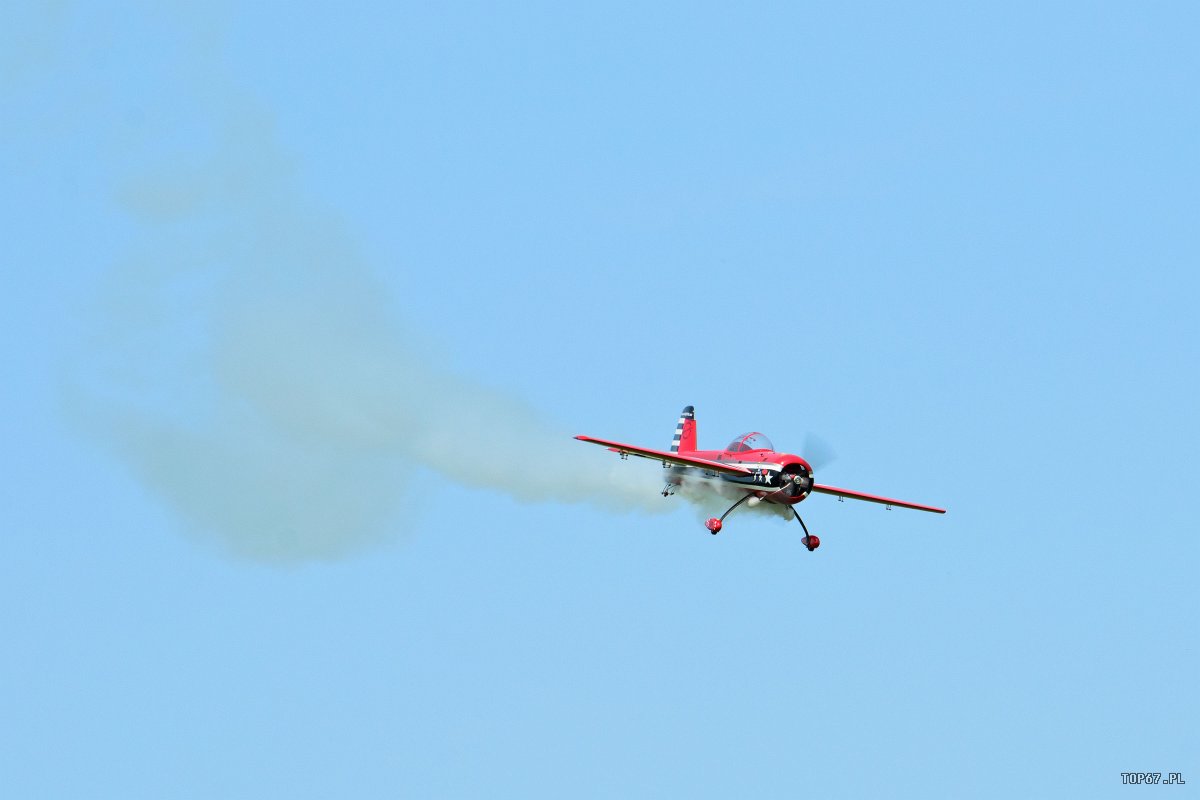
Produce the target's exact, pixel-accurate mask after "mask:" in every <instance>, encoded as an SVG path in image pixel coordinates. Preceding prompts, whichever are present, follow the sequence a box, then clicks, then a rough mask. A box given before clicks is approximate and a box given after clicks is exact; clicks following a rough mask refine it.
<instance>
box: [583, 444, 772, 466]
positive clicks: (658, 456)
mask: <svg viewBox="0 0 1200 800" xmlns="http://www.w3.org/2000/svg"><path fill="white" fill-rule="evenodd" d="M575 438H576V439H578V440H579V441H581V442H590V443H592V444H598V445H600V446H601V447H607V448H608V449H609V450H612V451H614V452H617V453H622V454H628V455H631V456H638V457H639V458H649V459H650V460H652V461H661V462H663V463H664V464H677V465H678V466H681V467H697V468H698V469H706V470H709V471H710V472H724V473H725V474H727V475H753V474H754V473H753V472H751V471H750V470H748V469H746V468H745V467H736V466H734V465H733V464H723V463H721V462H720V461H709V460H708V459H707V458H692V457H691V456H681V455H679V453H670V452H667V451H666V450H650V449H649V448H646V447H633V446H632V445H628V444H621V443H620V442H610V441H608V440H607V439H593V438H592V437H590V436H576V437H575Z"/></svg>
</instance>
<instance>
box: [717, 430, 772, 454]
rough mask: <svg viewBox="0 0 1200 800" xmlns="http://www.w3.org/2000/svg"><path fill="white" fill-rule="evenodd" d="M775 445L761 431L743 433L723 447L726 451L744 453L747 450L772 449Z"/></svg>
mask: <svg viewBox="0 0 1200 800" xmlns="http://www.w3.org/2000/svg"><path fill="white" fill-rule="evenodd" d="M774 449H775V445H773V444H771V440H770V439H768V438H767V437H765V436H763V435H762V434H761V433H756V432H753V431H752V432H750V433H743V434H742V435H741V436H739V437H737V438H736V439H734V440H733V441H732V442H730V443H729V446H728V447H726V448H725V452H726V453H745V452H746V451H747V450H774Z"/></svg>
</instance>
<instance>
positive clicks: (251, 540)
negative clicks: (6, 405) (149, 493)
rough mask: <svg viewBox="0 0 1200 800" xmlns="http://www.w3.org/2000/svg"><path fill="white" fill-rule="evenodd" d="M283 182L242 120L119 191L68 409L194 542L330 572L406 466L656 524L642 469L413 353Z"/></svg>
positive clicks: (391, 316) (392, 524) (362, 538)
mask: <svg viewBox="0 0 1200 800" xmlns="http://www.w3.org/2000/svg"><path fill="white" fill-rule="evenodd" d="M294 184H295V181H294V180H293V178H292V176H291V172H290V170H289V166H288V163H287V161H286V159H285V158H283V157H282V155H281V153H280V150H279V148H278V147H277V146H276V144H275V143H274V140H273V136H272V133H271V130H270V125H269V124H268V123H267V122H266V120H265V119H264V118H262V117H260V116H256V115H253V114H246V115H244V118H238V119H236V120H234V121H233V123H232V124H230V125H229V126H228V129H227V130H226V131H225V132H224V135H223V142H222V143H221V144H220V145H219V146H218V147H217V148H216V152H215V153H214V154H213V155H212V156H211V157H209V158H206V159H204V160H203V161H202V162H200V163H197V164H195V165H193V166H192V168H190V169H187V168H184V169H180V168H179V167H174V168H172V169H171V170H170V171H159V172H158V173H156V174H154V175H151V176H147V177H145V178H143V179H139V180H135V181H132V182H131V183H130V185H129V186H127V187H126V188H125V189H124V190H123V192H122V197H121V199H122V201H123V203H124V204H125V205H126V206H127V207H128V208H129V209H130V211H131V212H132V213H133V214H134V215H135V216H136V217H137V218H138V219H139V220H140V222H141V224H142V226H143V230H144V236H143V238H142V241H141V244H140V246H139V247H138V249H137V250H136V251H135V252H133V253H132V254H131V255H130V256H129V257H128V258H127V259H125V260H124V261H123V262H122V263H121V264H119V265H117V266H116V267H115V268H114V269H113V270H112V271H111V275H110V276H109V280H108V282H107V285H106V286H105V288H104V291H103V293H102V297H101V300H100V302H99V303H98V304H97V308H96V310H95V324H94V329H95V331H96V336H95V339H94V341H93V343H92V346H91V347H90V348H89V349H88V352H87V354H86V356H85V358H84V359H82V361H81V365H80V369H79V370H77V373H78V379H77V380H76V381H75V383H74V388H73V389H72V391H71V392H70V396H69V403H70V407H71V410H72V411H73V415H74V416H75V418H76V419H77V420H79V421H80V422H81V424H83V425H84V426H85V428H86V429H87V430H88V431H89V432H91V433H93V434H95V435H96V436H98V437H99V438H100V439H101V440H102V441H103V442H104V443H105V444H106V445H107V446H109V447H110V448H111V449H112V450H113V451H115V452H116V453H118V454H119V455H120V456H121V457H122V459H123V460H125V461H126V462H127V463H128V465H129V466H130V467H131V469H132V470H133V472H134V473H135V474H136V475H137V476H138V477H139V478H140V479H141V480H142V481H143V482H144V483H145V484H146V485H147V486H148V487H150V488H151V489H153V490H154V492H155V493H157V494H158V495H159V496H161V497H162V498H164V499H165V500H166V501H167V502H168V503H169V504H170V505H171V506H172V507H173V508H175V509H176V510H178V511H179V512H180V514H181V515H182V517H183V518H184V519H185V520H186V521H187V523H188V526H187V527H188V529H189V530H193V531H197V532H202V533H203V534H204V535H205V536H209V537H213V538H215V539H216V541H218V542H219V543H221V544H222V545H223V546H224V547H225V548H227V549H228V550H229V551H231V552H233V553H236V554H240V555H243V556H248V557H252V558H256V559H262V560H283V561H296V560H306V559H323V558H333V557H337V556H340V555H343V554H345V553H347V552H350V551H352V550H354V549H356V548H358V547H361V546H363V545H367V544H370V543H372V542H375V541H379V540H381V539H385V538H387V537H389V536H391V535H394V534H395V532H396V531H397V529H398V528H399V526H400V513H399V512H400V511H401V508H402V505H403V504H408V503H411V502H412V498H411V497H406V495H405V491H404V489H405V486H406V485H407V484H408V483H409V482H410V481H411V480H412V477H413V475H412V473H413V471H414V469H416V468H425V469H428V470H432V471H433V472H435V473H438V474H440V475H441V476H443V477H445V478H448V479H450V480H452V481H455V482H457V483H460V484H462V485H464V486H467V487H485V488H490V489H495V490H499V491H502V492H504V493H506V494H508V495H511V496H512V497H514V498H516V499H518V500H521V501H530V502H533V501H555V502H571V503H590V504H593V505H596V506H601V507H605V508H609V509H614V510H621V511H639V510H640V511H663V510H666V508H667V507H668V506H667V504H665V503H663V501H662V498H660V497H657V494H656V481H657V480H658V475H657V474H656V473H657V472H658V468H657V466H655V465H649V464H642V465H641V466H640V468H639V466H638V465H635V464H633V463H622V462H620V461H618V460H616V459H613V460H612V461H611V462H610V461H608V460H606V459H605V458H604V457H603V455H604V454H603V453H601V452H597V451H593V450H592V449H591V448H588V447H586V446H584V445H581V444H579V443H578V442H575V441H573V440H572V438H571V436H570V434H571V433H572V432H571V431H567V430H564V429H560V428H559V427H557V426H556V425H554V424H552V423H551V422H549V421H548V420H547V419H546V418H545V417H544V416H543V415H542V414H540V413H538V412H537V411H536V410H535V409H534V408H533V407H531V406H530V405H528V404H527V403H525V402H522V401H521V400H520V399H518V398H515V397H512V396H509V395H507V394H505V393H503V392H500V391H495V390H491V389H488V388H485V387H483V386H480V385H477V384H476V383H475V382H473V381H471V380H469V379H466V378H464V377H462V376H458V375H454V374H451V373H450V372H448V371H446V370H444V369H442V368H441V367H439V366H438V365H437V364H436V363H433V362H432V361H431V360H430V359H428V358H427V357H425V356H423V355H422V353H423V350H424V349H425V348H424V346H423V344H424V343H423V342H422V341H421V340H420V338H419V337H418V336H416V335H415V334H414V332H413V331H411V330H408V329H407V328H406V327H405V325H404V324H403V322H402V321H401V320H400V319H399V315H398V312H397V309H396V306H395V304H394V303H393V302H392V301H390V300H389V296H388V293H387V291H386V290H385V288H384V287H383V286H382V285H381V284H380V282H379V281H378V280H377V278H376V276H375V274H374V273H373V272H372V270H371V269H369V268H368V267H367V265H366V264H364V263H363V260H362V258H361V257H360V255H359V254H358V253H357V252H356V250H355V248H354V246H353V245H352V243H351V242H350V241H349V237H347V235H346V234H345V232H344V231H343V230H342V228H341V226H340V225H339V223H338V221H337V219H336V218H335V217H333V216H332V215H330V214H328V213H326V212H324V211H323V210H322V209H320V208H318V207H316V206H315V205H313V204H310V203H306V202H304V201H303V200H302V199H300V198H301V197H302V194H301V192H300V191H298V189H297V187H296V186H295V185H294ZM646 467H653V470H649V469H646ZM655 500H657V501H658V502H657V503H655V502H654V501H655ZM405 511H407V509H405Z"/></svg>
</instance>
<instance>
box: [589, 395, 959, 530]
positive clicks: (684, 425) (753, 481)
mask: <svg viewBox="0 0 1200 800" xmlns="http://www.w3.org/2000/svg"><path fill="white" fill-rule="evenodd" d="M575 438H576V439H578V440H579V441H581V442H591V443H592V444H598V445H600V446H601V447H607V448H608V449H609V450H612V451H613V452H614V453H618V454H619V455H620V456H621V458H623V459H627V458H629V456H638V457H640V458H649V459H651V460H653V461H661V462H662V465H663V469H666V470H669V471H668V472H667V485H666V487H665V488H664V489H663V491H662V493H663V497H666V496H668V495H671V494H674V493H675V489H676V488H678V487H679V486H681V485H683V484H684V483H685V482H699V483H701V484H702V485H707V486H708V487H709V488H712V487H713V485H712V481H720V482H721V485H722V486H723V487H729V488H732V489H733V490H734V491H735V492H739V491H740V492H745V494H744V495H743V496H742V498H741V499H740V500H738V501H737V502H736V503H734V504H733V505H731V506H730V507H729V508H728V509H727V510H726V511H725V513H724V514H722V515H721V516H720V517H719V518H718V517H712V518H711V519H709V520H708V522H706V523H704V524H705V526H706V527H707V528H708V529H709V530H710V531H711V532H712V534H713V535H714V536H715V535H717V533H719V532H720V530H721V524H722V523H723V522H724V521H725V518H726V517H727V516H729V513H730V512H731V511H733V510H734V509H735V508H737V507H738V506H740V505H741V504H742V503H744V502H746V501H747V500H750V499H752V498H756V499H755V502H764V503H778V504H779V505H785V506H788V507H789V508H790V509H791V512H792V514H793V515H795V517H796V521H797V522H799V523H800V527H801V528H803V529H804V538H803V539H801V542H802V543H803V544H804V546H805V547H807V548H808V551H809V552H810V553H811V552H812V551H813V550H816V549H817V548H818V547H820V546H821V540H820V539H819V538H818V537H817V536H815V535H813V534H811V533H809V532H808V526H807V525H805V524H804V520H803V519H801V518H800V514H799V513H797V511H796V508H795V506H796V503H799V502H800V501H802V500H804V499H805V498H806V497H808V496H809V494H811V493H812V492H817V493H818V494H832V495H835V496H836V497H837V498H838V501H839V502H840V501H841V500H842V498H844V497H848V498H850V499H851V500H865V501H866V502H868V503H879V504H881V505H884V506H886V507H887V508H888V509H889V510H890V509H891V508H892V506H898V507H900V508H914V509H916V510H917V511H930V512H933V513H934V514H945V513H946V509H944V508H935V507H934V506H925V505H921V504H920V503H910V502H908V501H906V500H894V499H892V498H890V497H879V496H877V495H873V494H865V493H863V492H854V491H851V490H849V489H839V488H837V487H836V486H824V485H822V484H819V483H814V482H813V471H812V466H811V465H809V463H808V462H807V461H805V460H804V459H803V458H801V457H800V456H797V455H792V454H791V453H777V452H775V449H774V446H773V445H772V444H771V442H770V441H769V440H768V439H767V437H765V436H763V435H762V434H761V433H746V434H742V435H741V436H739V437H738V438H736V439H734V440H733V441H732V442H730V444H729V446H728V447H726V448H725V449H724V450H697V449H696V410H695V409H694V408H693V407H692V406H688V407H687V408H685V409H683V413H682V414H681V415H680V417H679V424H678V425H677V426H676V427H675V439H674V440H673V441H672V442H671V449H670V451H667V450H651V449H649V448H646V447H633V446H632V445H628V444H621V443H620V442H610V441H608V440H607V439H593V438H592V437H590V436H576V437H575ZM753 504H754V503H751V505H753Z"/></svg>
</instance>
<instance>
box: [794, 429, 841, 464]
mask: <svg viewBox="0 0 1200 800" xmlns="http://www.w3.org/2000/svg"><path fill="white" fill-rule="evenodd" d="M800 455H801V456H803V457H804V460H805V461H807V462H808V463H809V465H810V466H811V467H812V468H813V472H820V471H821V470H822V469H824V468H825V467H827V466H829V465H830V464H832V463H833V462H834V461H835V460H837V453H835V452H834V451H833V447H832V446H831V445H830V444H829V442H827V441H825V440H824V439H822V438H821V437H820V436H817V435H816V434H815V433H810V434H808V435H807V436H805V437H804V450H803V451H802V452H801V453H800Z"/></svg>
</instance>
